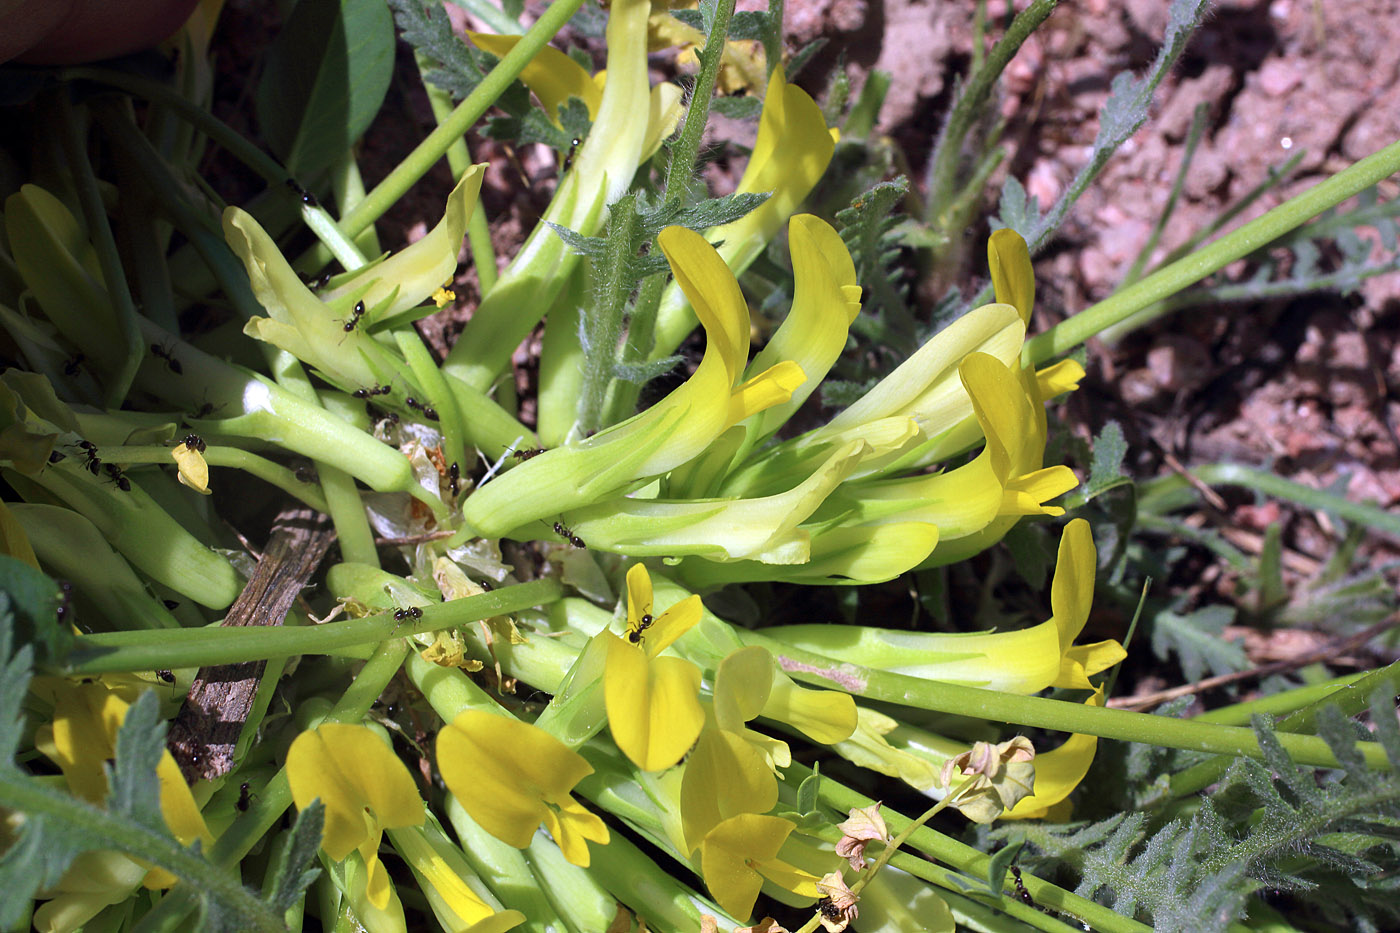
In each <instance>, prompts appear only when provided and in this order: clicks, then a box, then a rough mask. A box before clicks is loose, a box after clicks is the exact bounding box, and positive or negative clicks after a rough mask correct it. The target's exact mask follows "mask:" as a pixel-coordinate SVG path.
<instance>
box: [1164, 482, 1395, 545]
mask: <svg viewBox="0 0 1400 933" xmlns="http://www.w3.org/2000/svg"><path fill="white" fill-rule="evenodd" d="M1190 472H1191V475H1192V476H1194V477H1196V478H1197V479H1198V480H1200V481H1201V482H1203V483H1206V484H1207V485H1210V486H1243V487H1244V488H1246V489H1252V490H1254V491H1256V492H1260V493H1263V494H1264V495H1266V496H1274V497H1276V498H1279V499H1286V500H1288V501H1289V502H1294V503H1297V504H1298V505H1301V506H1303V507H1305V508H1308V509H1321V510H1323V511H1327V512H1331V513H1332V514H1334V515H1336V516H1338V517H1339V518H1342V519H1345V520H1346V521H1349V522H1359V523H1360V524H1363V525H1365V526H1367V527H1368V528H1370V529H1372V530H1373V531H1378V532H1380V533H1382V534H1386V535H1390V536H1391V537H1394V538H1397V539H1400V514H1397V513H1395V512H1394V511H1391V510H1387V509H1382V508H1379V507H1378V506H1374V505H1367V504H1366V503H1364V502H1352V501H1351V500H1349V499H1344V498H1342V497H1341V496H1337V495H1333V494H1332V493H1330V492H1324V491H1322V490H1321V489H1314V488H1313V487H1311V486H1304V485H1303V484H1302V483H1295V482H1293V481H1292V480H1289V479H1284V478H1283V477H1282V476H1277V475H1275V474H1273V473H1270V472H1269V471H1267V470H1260V469H1256V468H1254V467H1249V466H1243V465H1241V464H1236V463H1208V464H1204V465H1202V466H1197V467H1192V468H1191V471H1190ZM1187 485H1188V482H1187V480H1186V478H1185V477H1181V476H1174V475H1173V476H1169V477H1162V478H1161V479H1157V480H1153V481H1152V482H1150V483H1145V484H1143V487H1142V488H1141V490H1140V493H1139V494H1140V496H1141V497H1142V501H1143V504H1144V507H1147V506H1148V504H1149V503H1150V502H1151V500H1152V499H1153V498H1156V497H1159V496H1165V495H1167V494H1169V493H1171V492H1173V491H1174V490H1177V489H1181V488H1184V487H1186V486H1187Z"/></svg>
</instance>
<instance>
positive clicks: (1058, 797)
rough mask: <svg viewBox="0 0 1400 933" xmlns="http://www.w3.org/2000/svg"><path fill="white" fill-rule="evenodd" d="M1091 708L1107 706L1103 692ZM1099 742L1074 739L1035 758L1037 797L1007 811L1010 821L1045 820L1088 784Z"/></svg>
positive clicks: (1089, 737) (1088, 738)
mask: <svg viewBox="0 0 1400 933" xmlns="http://www.w3.org/2000/svg"><path fill="white" fill-rule="evenodd" d="M1085 705H1087V706H1102V705H1103V690H1102V689H1100V690H1097V691H1095V693H1094V695H1093V696H1091V697H1090V698H1089V699H1088V700H1086V701H1085ZM1098 747H1099V740H1098V736H1095V735H1079V734H1078V733H1076V734H1074V735H1071V736H1070V737H1069V738H1068V739H1066V740H1065V742H1064V744H1063V745H1061V746H1060V747H1059V748H1055V749H1052V750H1050V751H1048V752H1045V753H1043V754H1040V755H1036V756H1035V793H1034V794H1032V795H1030V796H1029V797H1026V798H1024V799H1022V800H1021V801H1020V802H1019V803H1017V804H1016V806H1014V807H1012V808H1011V809H1010V810H1008V811H1006V813H1005V814H1003V816H1004V817H1005V818H1007V819H1018V820H1032V819H1041V818H1043V817H1045V816H1047V815H1048V814H1049V813H1050V810H1051V808H1052V807H1055V806H1056V804H1059V803H1060V802H1061V801H1063V800H1065V798H1066V797H1068V796H1069V794H1070V792H1071V791H1072V790H1074V789H1075V788H1076V787H1078V786H1079V782H1080V781H1082V780H1084V775H1086V774H1088V773H1089V766H1090V765H1092V764H1093V763H1094V754H1095V752H1097V751H1098Z"/></svg>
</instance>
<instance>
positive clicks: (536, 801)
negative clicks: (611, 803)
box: [437, 709, 608, 868]
mask: <svg viewBox="0 0 1400 933" xmlns="http://www.w3.org/2000/svg"><path fill="white" fill-rule="evenodd" d="M437 759H438V771H439V772H440V773H441V774H442V780H443V783H445V784H446V785H447V788H448V790H450V791H452V794H453V796H455V797H456V798H457V800H458V802H459V803H461V804H462V807H463V809H465V810H466V811H467V813H468V814H469V815H470V816H471V818H472V819H473V820H475V821H476V822H477V823H478V824H479V825H480V826H481V828H482V829H484V830H486V831H487V832H488V833H490V834H491V835H493V836H495V837H496V838H497V839H499V840H501V841H502V842H504V843H506V844H507V845H511V846H514V847H515V848H517V849H523V848H525V847H526V846H528V845H529V844H530V839H531V837H533V836H534V834H535V830H536V829H538V828H539V826H540V824H541V823H543V824H544V826H545V828H546V829H547V830H549V834H550V835H551V836H553V837H554V841H555V842H556V843H558V845H559V848H560V850H561V851H563V853H564V857H565V858H566V859H568V860H569V861H570V862H572V863H573V864H575V865H580V866H583V867H585V868H587V867H588V864H589V852H588V842H589V841H592V842H596V843H599V844H602V845H605V844H606V843H607V841H608V829H607V827H606V826H604V825H603V821H602V820H600V819H599V818H598V817H597V816H596V815H595V814H593V813H590V812H589V811H588V810H586V809H584V808H583V806H582V805H581V804H579V803H578V801H576V800H574V798H573V797H572V796H570V792H571V791H572V790H573V789H574V785H575V784H577V783H578V782H579V781H580V780H581V779H582V778H583V777H584V776H585V775H588V774H591V773H593V768H592V767H591V766H590V765H589V764H588V762H586V761H584V760H583V756H582V755H580V754H578V752H575V751H574V750H573V749H571V748H569V747H568V746H566V745H565V744H564V743H562V742H560V741H559V740H558V739H556V738H555V737H554V736H552V735H550V734H549V733H547V732H545V731H544V730H543V729H539V728H536V727H535V726H533V725H531V724H529V723H525V722H521V721H520V720H518V719H515V718H513V717H511V716H505V715H499V716H498V715H495V714H493V713H487V712H484V711H482V710H471V709H469V710H466V711H464V712H462V713H460V714H458V716H457V718H456V719H454V720H453V721H452V722H451V723H450V724H448V725H447V726H445V727H444V728H443V730H442V731H441V732H439V733H438V737H437Z"/></svg>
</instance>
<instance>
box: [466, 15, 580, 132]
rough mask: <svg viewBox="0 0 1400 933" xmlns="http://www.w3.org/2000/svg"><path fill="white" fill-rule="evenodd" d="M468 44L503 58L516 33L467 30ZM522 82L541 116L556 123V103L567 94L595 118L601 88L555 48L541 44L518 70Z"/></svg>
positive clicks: (566, 99) (570, 59)
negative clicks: (469, 41) (498, 34)
mask: <svg viewBox="0 0 1400 933" xmlns="http://www.w3.org/2000/svg"><path fill="white" fill-rule="evenodd" d="M467 38H468V39H470V40H471V42H472V45H475V46H476V47H477V48H479V49H482V50H484V51H487V52H490V53H491V54H492V55H494V56H496V57H497V58H505V57H506V55H507V54H508V53H509V52H510V50H511V49H513V48H515V44H516V43H517V42H519V41H520V37H519V36H496V35H490V34H488V33H481V32H470V31H469V32H468V33H467ZM520 80H521V81H522V82H524V84H525V86H526V87H528V88H529V89H530V90H531V91H532V92H533V93H534V95H535V96H536V97H538V98H539V100H540V104H541V105H543V106H544V112H545V116H547V117H549V119H550V122H551V123H553V124H554V125H555V126H559V125H560V124H559V107H560V106H562V105H563V104H564V103H565V102H567V101H568V99H569V98H570V97H577V98H579V99H580V100H582V101H583V103H584V105H585V106H587V107H588V118H589V119H590V120H594V119H597V117H598V105H599V104H601V103H602V101H603V92H602V89H601V88H599V87H598V85H597V84H595V83H594V82H593V78H592V77H591V76H590V75H589V74H588V72H587V71H585V70H584V68H583V66H582V65H580V64H579V63H578V62H576V61H574V60H573V59H572V58H570V57H569V56H568V55H566V54H564V53H563V52H561V51H559V50H558V49H556V48H552V47H550V46H545V47H544V48H542V49H540V50H539V52H537V53H536V54H535V57H534V58H532V59H530V62H529V64H527V65H526V66H525V68H524V69H523V70H522V71H521V72H520Z"/></svg>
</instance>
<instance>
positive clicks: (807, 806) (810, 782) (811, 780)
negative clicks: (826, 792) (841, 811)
mask: <svg viewBox="0 0 1400 933" xmlns="http://www.w3.org/2000/svg"><path fill="white" fill-rule="evenodd" d="M821 785H822V775H821V762H820V761H814V762H812V773H811V774H809V775H807V777H805V778H803V780H802V783H801V784H799V785H798V786H797V809H798V810H800V811H802V812H803V813H811V812H813V811H814V810H816V809H817V799H818V797H819V796H820V793H821Z"/></svg>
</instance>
